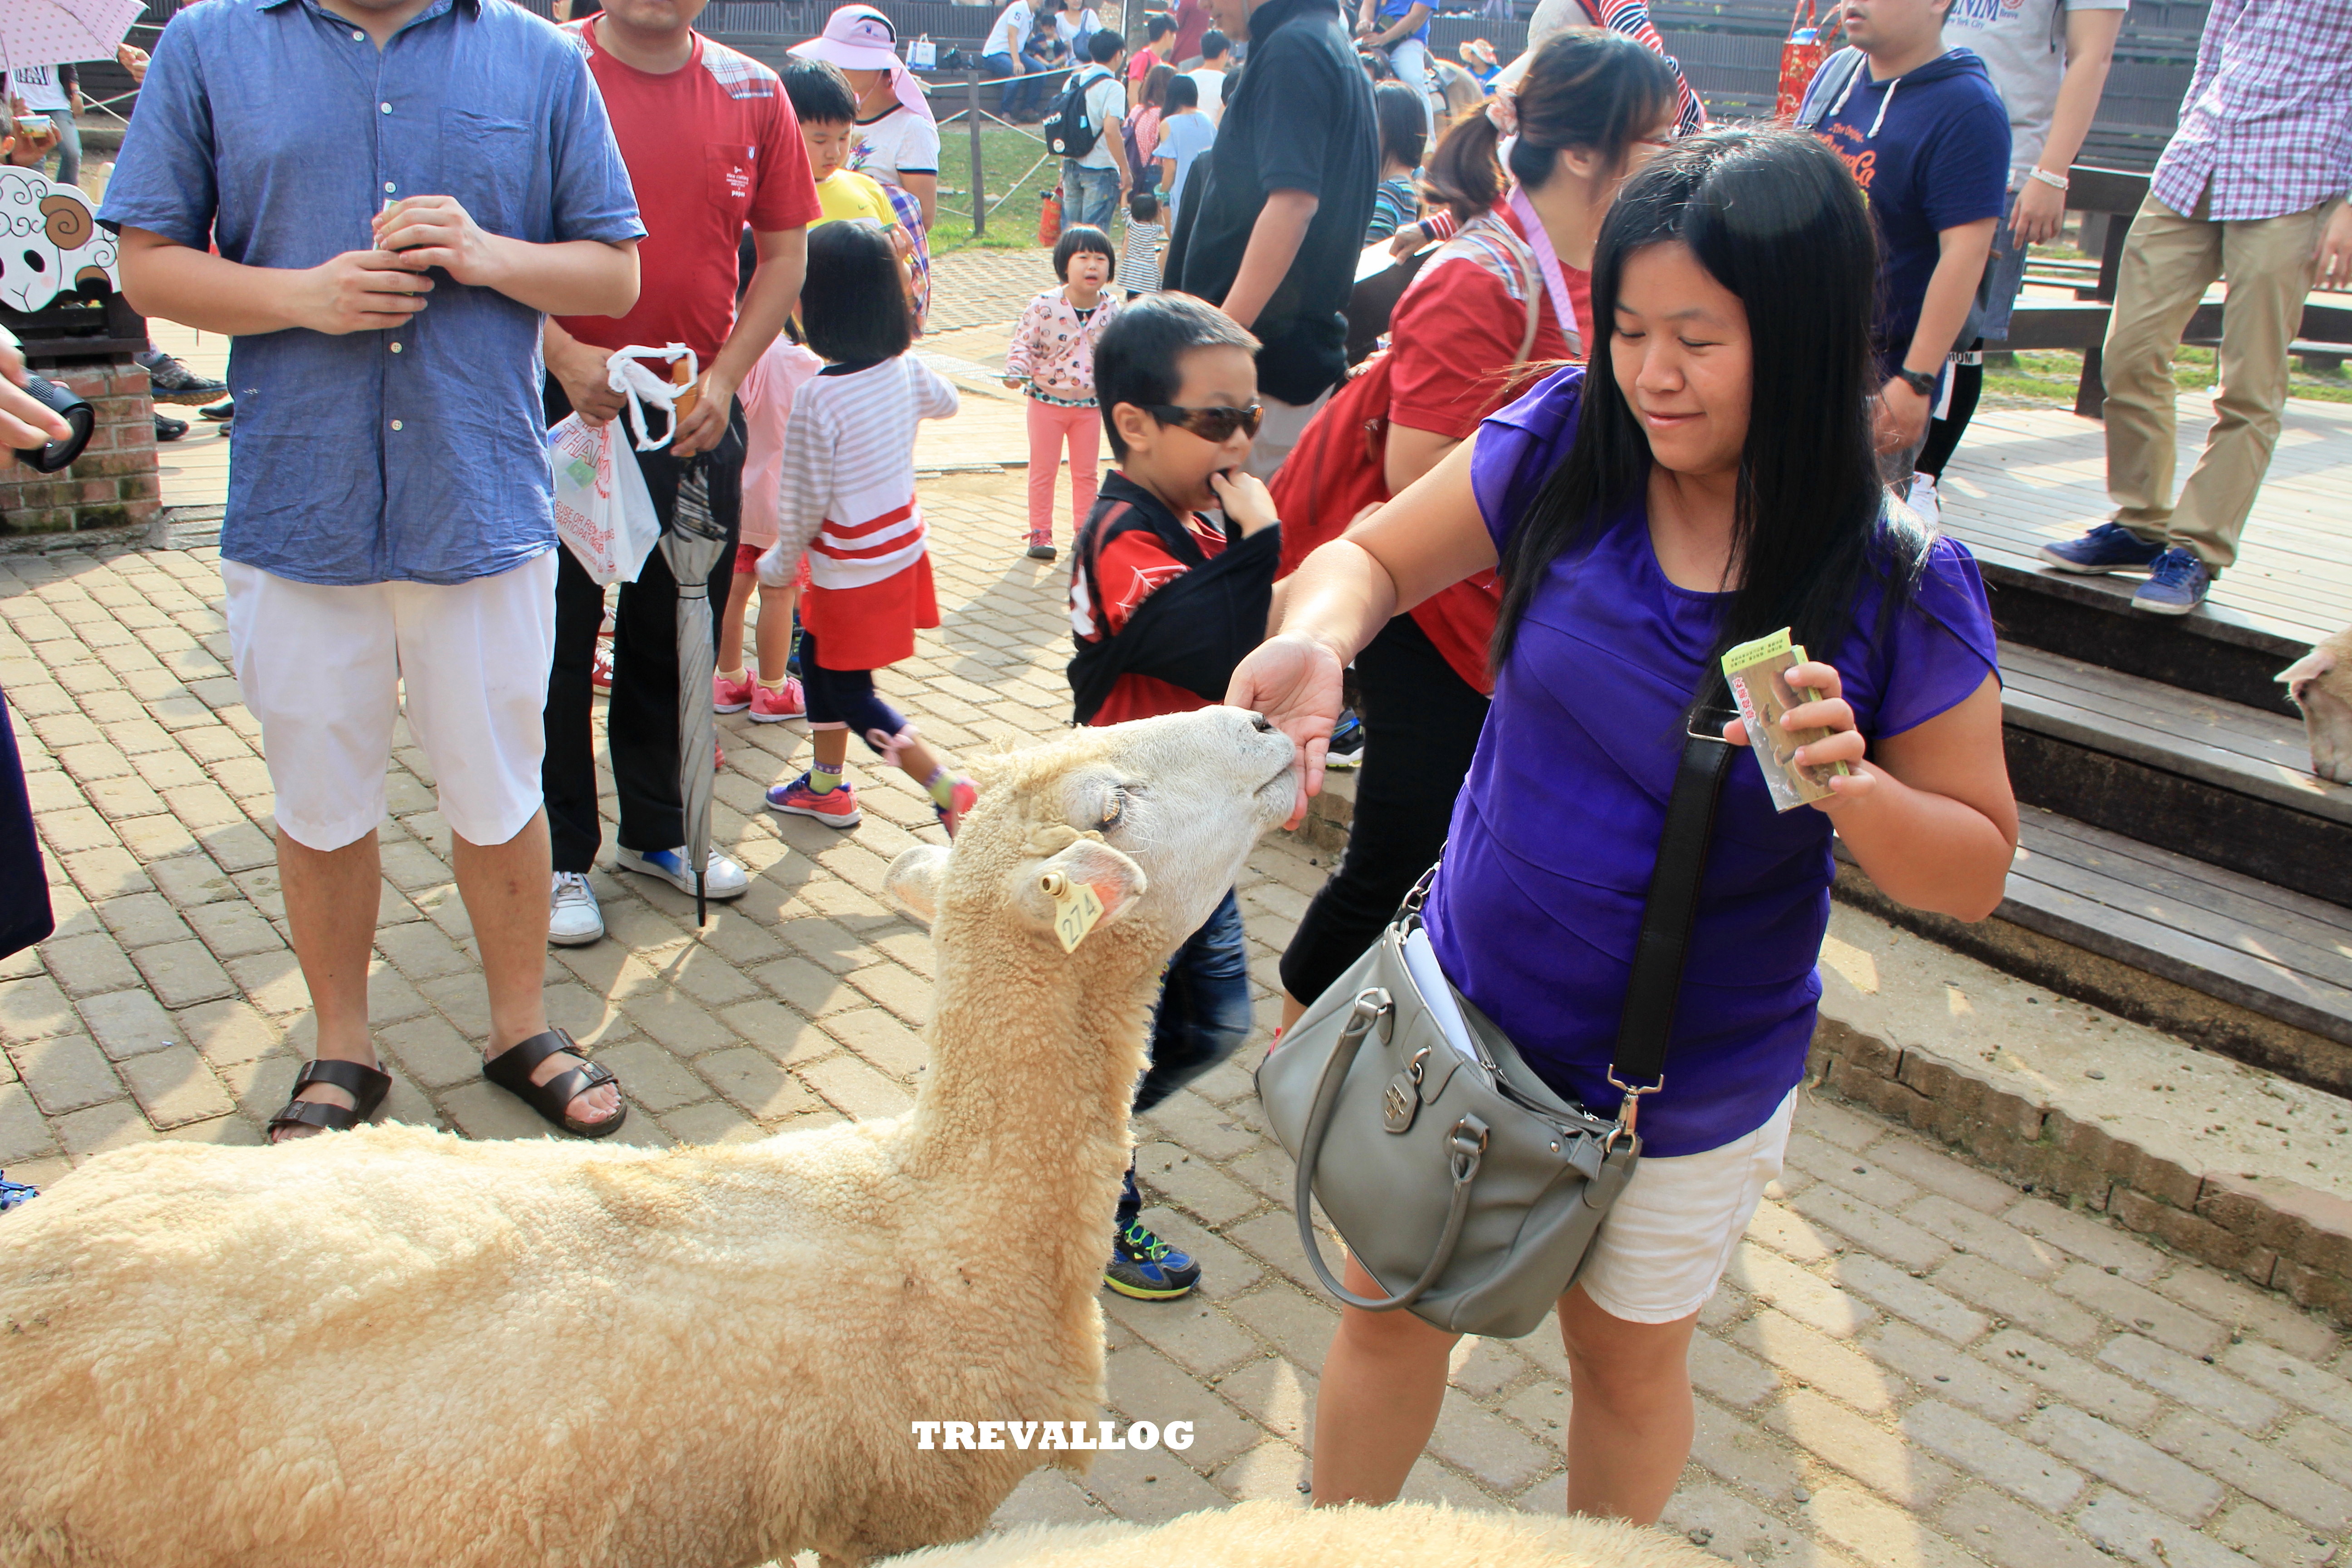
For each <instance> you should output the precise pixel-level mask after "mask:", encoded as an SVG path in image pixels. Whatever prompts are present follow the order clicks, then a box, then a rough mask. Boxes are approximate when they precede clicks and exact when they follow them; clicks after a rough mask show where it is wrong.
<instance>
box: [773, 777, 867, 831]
mask: <svg viewBox="0 0 2352 1568" xmlns="http://www.w3.org/2000/svg"><path fill="white" fill-rule="evenodd" d="M768 809H769V810H770V811H780V812H782V813H783V814H784V815H785V816H813V817H814V818H816V819H817V820H818V821H819V822H822V823H824V825H825V826H827V827H855V826H857V819H858V818H859V817H860V816H863V815H864V813H862V812H860V811H859V810H858V809H857V788H856V785H855V784H835V785H834V786H833V787H832V788H831V789H829V790H827V791H825V792H824V794H823V795H819V794H817V792H816V791H814V790H813V789H811V788H809V776H808V774H806V773H803V774H802V775H801V776H800V777H798V778H796V779H794V780H793V782H792V783H790V784H776V785H773V786H772V787H771V788H770V789H769V791H768Z"/></svg>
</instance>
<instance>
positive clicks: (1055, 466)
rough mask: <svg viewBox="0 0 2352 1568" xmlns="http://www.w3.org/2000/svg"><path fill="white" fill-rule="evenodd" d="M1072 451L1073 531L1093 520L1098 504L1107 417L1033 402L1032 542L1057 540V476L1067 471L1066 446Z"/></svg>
mask: <svg viewBox="0 0 2352 1568" xmlns="http://www.w3.org/2000/svg"><path fill="white" fill-rule="evenodd" d="M1065 440H1067V441H1068V442H1069V447H1070V531H1071V532H1072V533H1073V534H1074V535H1075V534H1076V532H1077V530H1078V525H1079V524H1081V523H1083V522H1085V521H1087V513H1088V512H1089V511H1092V510H1094V505H1095V468H1096V465H1097V463H1098V462H1099V461H1100V460H1101V458H1102V414H1101V411H1100V410H1098V409H1093V408H1065V407H1063V406H1062V405H1059V404H1056V403H1046V402H1043V401H1041V400H1040V399H1038V398H1034V397H1033V398H1031V399H1029V542H1030V543H1032V544H1051V543H1052V542H1054V476H1055V474H1056V473H1057V472H1059V471H1060V469H1061V467H1062V443H1063V442H1064V441H1065Z"/></svg>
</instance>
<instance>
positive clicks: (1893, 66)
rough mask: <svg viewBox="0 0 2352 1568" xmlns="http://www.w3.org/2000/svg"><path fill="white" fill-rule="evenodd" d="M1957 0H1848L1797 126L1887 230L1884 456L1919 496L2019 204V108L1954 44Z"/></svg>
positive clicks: (1881, 230) (1891, 471)
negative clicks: (1945, 395)
mask: <svg viewBox="0 0 2352 1568" xmlns="http://www.w3.org/2000/svg"><path fill="white" fill-rule="evenodd" d="M1950 5H1951V0H1846V5H1845V36H1846V41H1847V43H1848V44H1849V45H1850V46H1851V47H1847V48H1843V49H1840V50H1839V51H1838V52H1837V53H1836V54H1834V55H1832V56H1831V57H1830V58H1828V59H1826V60H1824V61H1822V68H1821V69H1820V70H1819V71H1818V72H1816V73H1815V75H1814V77H1813V80H1812V85H1811V87H1810V88H1808V89H1806V91H1805V101H1804V105H1803V107H1802V108H1801V109H1800V110H1798V113H1797V123H1798V125H1799V126H1801V127H1802V128H1804V129H1806V130H1809V131H1811V132H1813V133H1814V134H1815V135H1817V136H1819V137H1820V138H1821V139H1822V141H1824V142H1828V143H1829V144H1830V148H1831V150H1832V152H1834V153H1837V155H1838V156H1839V157H1841V158H1843V159H1844V160H1845V165H1846V167H1847V168H1849V169H1851V170H1853V177H1854V179H1855V180H1856V181H1857V182H1859V183H1860V184H1861V186H1862V191H1863V195H1864V196H1866V197H1868V198H1869V201H1870V216H1871V218H1872V220H1873V221H1874V223H1875V224H1876V225H1877V227H1878V245H1879V258H1878V326H1877V329H1876V336H1877V340H1878V350H1879V354H1878V358H1879V371H1880V374H1883V375H1884V376H1885V378H1886V384H1885V389H1884V390H1883V391H1882V392H1881V393H1880V395H1879V416H1878V449H1879V456H1880V461H1881V466H1882V468H1884V470H1885V474H1886V477H1887V479H1888V482H1890V483H1892V484H1895V485H1896V486H1898V487H1904V488H1907V487H1908V486H1909V485H1910V483H1911V479H1912V468H1913V467H1914V465H1915V464H1916V461H1917V459H1918V456H1919V448H1920V447H1921V446H1922V445H1923V444H1925V442H1926V441H1927V420H1928V416H1929V415H1930V414H1931V413H1932V412H1933V411H1934V408H1935V405H1936V400H1937V394H1938V392H1939V390H1940V389H1941V386H1942V384H1943V382H1944V362H1945V360H1946V359H1947V358H1948V357H1949V355H1950V354H1951V353H1952V351H1953V349H1954V347H1955V346H1956V345H1958V346H1961V347H1965V346H1966V345H1968V344H1969V343H1970V342H1974V341H1975V340H1976V338H1977V336H1978V327H1977V322H1978V321H1979V320H1980V319H1981V316H1980V311H1979V306H1978V304H1977V285H1978V284H1979V281H1980V280H1981V279H1983V277H1984V269H1985V258H1986V257H1988V256H1989V255H1990V254H1991V252H1992V237H1993V230H1994V228H1995V227H1997V226H1999V224H2000V215H2001V212H2002V209H2003V208H2004V207H2005V206H2006V205H2008V201H2009V110H2007V109H2005V108H2004V107H2002V105H2001V101H2000V94H1999V93H1998V92H1995V91H1994V90H1993V86H1992V79H1991V77H1990V75H1989V74H1988V73H1987V72H1986V70H1985V67H1984V61H1982V60H1980V59H1979V58H1977V57H1976V56H1975V55H1973V54H1971V53H1969V51H1968V50H1966V49H1946V48H1945V47H1944V13H1945V12H1946V11H1947V10H1948V9H1949V8H1950Z"/></svg>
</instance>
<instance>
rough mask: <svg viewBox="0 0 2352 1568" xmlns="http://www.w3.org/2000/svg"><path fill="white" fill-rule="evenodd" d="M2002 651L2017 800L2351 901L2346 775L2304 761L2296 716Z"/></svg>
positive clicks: (2351, 799) (2017, 650)
mask: <svg viewBox="0 0 2352 1568" xmlns="http://www.w3.org/2000/svg"><path fill="white" fill-rule="evenodd" d="M2148 618H2150V619H2154V618H2155V617H2152V616H2151V617H2148ZM2000 662H2001V671H2002V675H2003V677H2004V679H2005V685H2004V689H2003V690H2002V694H2001V721H2002V728H2003V731H2004V733H2005V737H2006V740H2007V742H2008V748H2009V771H2010V779H2011V783H2012V784H2013V785H2014V786H2015V788H2016V790H2017V794H2018V798H2019V800H2021V802H2025V803H2027V804H2030V805H2039V806H2043V807H2046V808H2048V809H2050V810H2052V811H2055V812H2059V813H2062V814H2063V815H2064V816H2067V817H2071V818H2073V819H2074V820H2075V821H2077V822H2081V823H2086V824H2089V825H2091V826H2096V827H2101V828H2105V829H2107V830H2108V831H2110V832H2113V833H2117V834H2121V835H2124V836H2125V837H2127V838H2131V839H2137V840H2138V841H2140V842H2142V843H2145V844H2150V845H2155V846H2158V847H2167V848H2181V849H2187V850H2189V851H2190V852H2191V853H2193V854H2194V855H2195V857H2196V858H2197V859H2198V860H2199V861H2201V862H2203V863H2206V864H2209V865H2211V866H2214V867H2217V868H2221V869H2224V870H2228V871H2233V872H2236V873H2239V874H2240V875H2242V876H2247V877H2252V878H2257V879H2261V880H2262V881H2264V882H2267V883H2272V884H2274V885H2276V886H2278V887H2280V888H2283V889H2291V890H2293V891H2295V892H2298V893H2303V894H2306V895H2309V896H2311V897H2314V898H2317V899H2322V900H2329V901H2331V902H2334V903H2337V904H2343V903H2352V786H2347V785H2344V784H2331V783H2328V782H2327V781H2326V780H2323V779H2320V778H2318V777H2315V775H2314V774H2313V773H2312V772H2311V753H2310V750H2309V748H2308V746H2307V745H2306V743H2305V738H2304V730H2303V725H2302V722H2301V721H2299V720H2295V719H2288V718H2285V717H2284V716H2281V715H2278V714H2274V713H2270V712H2265V711H2263V710H2258V709H2254V708H2251V707H2247V706H2245V705H2243V704H2241V703H2236V702H2231V701H2229V700H2226V699H2222V698H2218V697H2210V696H2206V695H2203V694H2201V693H2195V692H2187V691H2182V690H2179V689H2176V688H2172V687H2168V686H2165V685H2162V684H2159V683H2158V682H2156V681H2153V680H2148V679H2143V678H2141V677H2138V676H2135V675H2127V674H2125V673H2123V672H2121V671H2118V670H2114V669H2108V668H2102V667H2100V666H2098V665H2094V664H2086V663H2084V662H2082V661H2080V660H2078V659H2072V658H2063V657H2061V656H2058V655H2055V654H2050V653H2045V652H2043V651H2042V650H2040V649H2038V648H2032V647H2020V646H2018V645H2016V644H2014V643H2005V644H2003V646H2002V648H2001V660H2000Z"/></svg>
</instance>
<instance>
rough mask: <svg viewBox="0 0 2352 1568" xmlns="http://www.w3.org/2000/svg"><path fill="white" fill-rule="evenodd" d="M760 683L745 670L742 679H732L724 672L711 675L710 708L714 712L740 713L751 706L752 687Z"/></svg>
mask: <svg viewBox="0 0 2352 1568" xmlns="http://www.w3.org/2000/svg"><path fill="white" fill-rule="evenodd" d="M758 684H759V683H758V682H757V681H755V680H753V679H751V671H750V670H748V669H747V670H745V671H744V672H743V679H740V680H730V679H727V677H726V676H725V675H724V674H720V673H717V672H714V673H713V674H712V675H711V677H710V710H711V711H712V712H713V713H740V712H741V711H743V710H744V709H746V708H749V707H750V706H751V691H752V688H753V687H754V686H756V685H758Z"/></svg>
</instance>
